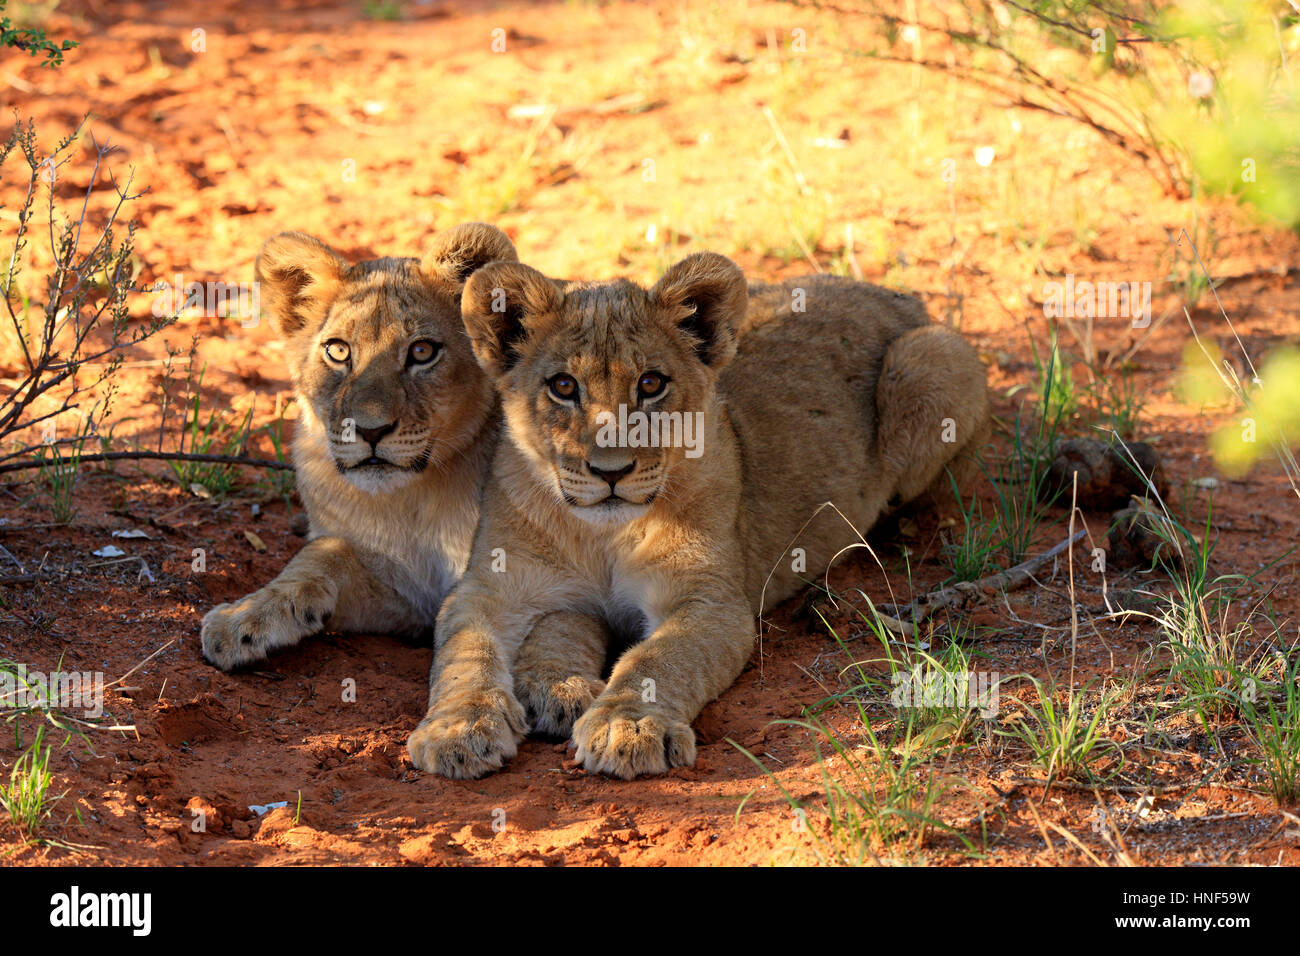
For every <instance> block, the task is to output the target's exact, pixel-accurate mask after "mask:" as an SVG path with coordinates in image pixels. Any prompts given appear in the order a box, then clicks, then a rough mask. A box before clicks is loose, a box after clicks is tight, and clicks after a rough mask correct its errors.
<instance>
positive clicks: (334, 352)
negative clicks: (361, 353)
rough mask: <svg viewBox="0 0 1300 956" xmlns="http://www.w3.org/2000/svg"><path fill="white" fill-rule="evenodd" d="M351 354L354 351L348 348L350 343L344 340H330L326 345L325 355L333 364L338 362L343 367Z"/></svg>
mask: <svg viewBox="0 0 1300 956" xmlns="http://www.w3.org/2000/svg"><path fill="white" fill-rule="evenodd" d="M351 354H352V350H351V349H350V348H348V343H347V342H344V341H343V340H342V339H330V340H329V341H328V342H326V343H325V355H326V356H327V357H328V358H329V360H330V361H331V362H338V363H339V364H340V365H342V364H343V363H344V362H346V361H347V360H348V357H349V356H350V355H351Z"/></svg>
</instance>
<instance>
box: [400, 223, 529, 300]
mask: <svg viewBox="0 0 1300 956" xmlns="http://www.w3.org/2000/svg"><path fill="white" fill-rule="evenodd" d="M496 261H501V262H518V261H519V255H518V253H516V252H515V244H514V243H513V242H511V241H510V237H509V236H507V235H506V234H505V233H504V232H502V231H501V230H500V229H498V228H497V227H496V226H489V225H488V224H487V223H485V222H466V223H461V225H459V226H453V227H452V228H451V229H448V230H447V231H446V232H443V233H439V234H438V236H437V237H436V238H435V239H434V240H433V245H432V246H431V247H430V249H429V251H428V252H427V253H426V254H425V256H424V259H423V260H421V262H420V268H421V269H422V270H423V271H424V273H425V274H426V275H430V276H433V277H434V278H437V279H442V280H443V281H444V282H449V283H451V284H452V285H454V286H456V287H457V288H460V287H461V286H463V285H464V284H465V281H466V280H467V279H469V277H470V276H471V275H473V274H474V270H475V269H477V268H479V267H480V266H485V265H487V264H488V263H489V262H496Z"/></svg>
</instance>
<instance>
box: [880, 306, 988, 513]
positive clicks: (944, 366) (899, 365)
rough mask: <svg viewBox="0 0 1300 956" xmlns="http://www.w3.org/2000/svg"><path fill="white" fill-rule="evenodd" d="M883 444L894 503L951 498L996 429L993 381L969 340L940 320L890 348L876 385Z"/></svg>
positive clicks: (882, 461) (885, 465)
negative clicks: (932, 496) (934, 496)
mask: <svg viewBox="0 0 1300 956" xmlns="http://www.w3.org/2000/svg"><path fill="white" fill-rule="evenodd" d="M876 415H877V419H876V424H877V428H876V436H877V437H876V445H877V449H878V451H879V455H880V460H881V464H882V466H883V467H884V469H885V472H886V475H887V476H888V477H891V478H892V479H893V485H894V492H893V499H892V500H893V502H894V503H897V504H902V503H905V502H908V501H911V500H913V499H915V498H917V497H919V496H921V495H923V494H924V493H926V492H927V491H928V492H933V493H937V494H939V495H940V496H943V497H950V496H951V487H950V483H949V478H948V474H947V472H946V470H945V469H947V468H949V467H951V469H952V472H953V475H954V477H956V478H957V480H958V483H959V485H960V483H961V481H962V480H963V479H964V478H966V477H969V476H970V474H971V473H972V472H973V470H974V468H975V462H974V457H975V455H976V454H977V453H978V452H979V449H980V448H981V447H982V445H983V444H984V442H985V441H986V440H987V439H988V434H989V403H988V383H987V379H986V377H985V373H984V366H983V365H982V364H981V363H980V360H979V358H978V357H977V356H976V354H975V350H974V349H972V348H971V347H970V345H969V343H967V342H966V340H965V339H963V338H962V337H961V336H960V335H958V334H957V333H956V332H953V331H951V330H949V329H946V328H944V327H943V326H939V325H928V326H924V327H922V328H919V329H913V330H912V331H910V332H908V333H907V334H905V335H903V336H900V337H899V338H898V339H896V340H895V341H894V342H893V344H891V345H890V346H889V349H888V350H887V351H886V352H885V360H884V364H883V365H882V367H881V370H880V378H879V380H878V383H877V386H876Z"/></svg>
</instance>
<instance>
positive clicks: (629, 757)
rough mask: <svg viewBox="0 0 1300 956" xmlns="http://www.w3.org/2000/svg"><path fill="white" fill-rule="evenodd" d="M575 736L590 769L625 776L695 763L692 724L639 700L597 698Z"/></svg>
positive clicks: (580, 720) (580, 756) (582, 759)
mask: <svg viewBox="0 0 1300 956" xmlns="http://www.w3.org/2000/svg"><path fill="white" fill-rule="evenodd" d="M573 742H574V744H576V745H577V748H578V753H577V755H576V757H577V760H578V761H579V762H580V763H581V764H582V765H583V767H585V768H586V769H587V770H589V771H592V772H594V773H606V774H609V775H610V776H612V777H621V778H623V779H624V780H631V779H632V778H633V777H636V776H638V775H640V774H650V773H666V772H667V771H668V770H670V769H671V768H673V767H686V766H690V765H691V764H693V763H695V731H693V730H691V727H690V724H686V723H683V722H682V721H680V720H675V719H674V718H672V717H669V716H668V715H666V714H664V713H662V712H660V711H658V710H655V709H653V705H646V704H644V703H641V702H639V701H637V702H615V703H602V702H600V701H596V703H595V704H593V705H592V706H591V708H590V709H589V710H588V711H587V712H586V713H585V714H583V715H582V716H581V717H580V718H578V722H577V723H576V724H574V725H573Z"/></svg>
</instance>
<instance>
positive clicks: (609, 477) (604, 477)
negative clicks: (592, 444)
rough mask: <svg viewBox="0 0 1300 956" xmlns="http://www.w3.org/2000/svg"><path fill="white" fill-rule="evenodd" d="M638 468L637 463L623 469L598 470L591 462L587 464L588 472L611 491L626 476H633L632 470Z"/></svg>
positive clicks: (631, 463)
mask: <svg viewBox="0 0 1300 956" xmlns="http://www.w3.org/2000/svg"><path fill="white" fill-rule="evenodd" d="M635 467H636V462H635V461H634V462H630V463H629V464H626V465H624V466H623V467H622V468H597V467H596V466H595V465H593V464H592V463H591V462H587V470H588V471H589V472H591V473H592V474H593V475H595V476H596V477H597V478H599V479H600V480H601V481H603V482H605V483H606V484H608V485H609V490H610V491H613V490H614V486H615V485H617V484H618V481H619V479H620V478H622V477H623V476H624V475H627V474H631V472H632V469H633V468H635Z"/></svg>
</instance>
